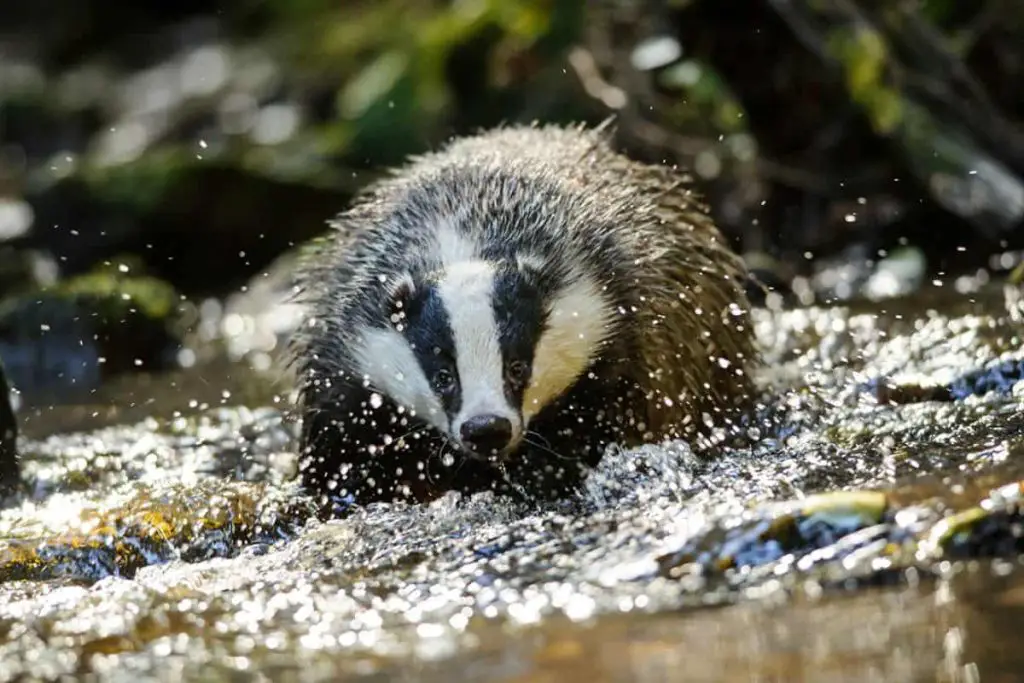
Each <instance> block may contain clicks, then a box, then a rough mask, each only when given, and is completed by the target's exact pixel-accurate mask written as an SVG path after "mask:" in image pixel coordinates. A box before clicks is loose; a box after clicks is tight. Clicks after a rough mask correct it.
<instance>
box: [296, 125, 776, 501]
mask: <svg viewBox="0 0 1024 683" xmlns="http://www.w3.org/2000/svg"><path fill="white" fill-rule="evenodd" d="M437 226H440V227H441V228H442V229H441V230H440V233H441V234H442V235H444V236H446V237H445V239H448V238H460V239H461V238H464V241H462V242H460V241H459V239H452V240H450V241H449V242H450V243H444V244H439V243H438V242H437V240H436V239H435V230H434V229H433V228H434V227H437ZM445 226H447V229H448V230H449V231H448V232H446V230H445ZM335 228H336V231H335V233H334V236H333V239H332V240H330V241H329V242H328V243H327V244H326V245H325V246H324V248H323V249H322V250H321V251H320V252H319V253H318V254H316V255H315V256H314V257H313V258H311V259H310V260H309V262H308V263H306V264H305V265H304V266H303V268H302V271H301V282H300V290H301V294H300V299H301V300H303V301H304V302H305V303H306V304H307V306H308V315H309V320H308V322H307V324H306V325H305V326H304V327H303V328H302V330H301V331H300V334H299V335H297V337H296V340H295V342H294V345H293V353H294V358H295V366H296V370H297V371H298V375H299V386H300V400H301V410H302V416H303V428H302V444H303V454H302V462H301V469H302V476H303V481H304V483H305V484H306V485H307V486H308V487H310V488H312V489H314V490H318V491H321V492H323V493H325V494H328V495H330V496H332V497H333V496H338V495H341V496H346V497H348V498H350V499H355V500H357V501H358V502H360V503H366V502H371V501H373V500H388V499H394V498H402V497H411V498H413V499H416V500H426V499H430V498H432V497H434V496H436V495H439V494H440V493H442V492H444V491H446V490H450V489H459V490H464V491H476V490H484V489H499V490H507V491H513V490H514V491H520V492H523V491H525V492H528V493H529V494H531V495H539V496H542V497H549V496H561V495H564V494H565V493H566V492H567V491H569V490H572V489H573V488H574V487H575V486H577V485H578V483H579V481H580V480H581V478H582V477H583V476H585V471H586V468H587V467H590V466H593V465H594V464H596V463H597V461H598V460H599V459H600V457H601V454H602V453H603V449H604V447H605V446H606V445H607V444H608V443H619V444H622V445H625V446H632V445H637V444H640V443H643V442H646V441H653V440H660V439H663V438H685V439H688V440H690V441H694V440H700V441H701V442H702V443H704V444H707V442H708V441H707V440H708V437H709V436H710V435H712V433H713V430H712V427H711V423H714V425H715V426H727V425H728V424H729V420H730V419H731V416H733V415H734V414H735V411H736V410H737V409H738V408H740V407H742V406H743V405H744V403H745V402H746V400H747V399H748V397H749V395H750V386H751V385H750V382H749V376H748V371H749V370H750V369H751V368H752V367H753V365H754V364H755V363H756V354H755V351H754V345H753V335H752V330H751V327H750V322H749V319H748V317H747V309H748V304H747V302H746V298H745V294H744V289H743V285H744V278H745V270H744V268H743V265H742V262H741V261H740V259H739V258H738V257H737V256H736V255H735V254H734V253H733V252H732V251H731V250H730V249H729V248H728V246H727V245H726V244H725V243H724V242H723V240H722V238H721V235H720V234H719V232H718V231H717V229H716V228H715V227H714V225H713V223H712V221H711V219H710V218H709V217H708V216H707V213H706V211H705V209H704V207H703V206H702V205H701V203H700V202H699V200H698V198H697V197H696V196H695V195H694V193H693V192H692V190H691V189H690V188H689V186H688V180H687V179H686V178H684V177H683V176H681V175H680V174H679V173H677V172H676V171H674V170H672V169H669V168H665V167H660V166H650V165H645V164H640V163H637V162H634V161H631V160H629V159H628V158H626V157H624V156H622V155H620V154H617V153H616V152H614V151H613V150H612V149H611V147H610V145H609V143H608V134H607V132H606V131H603V130H586V129H583V128H558V127H553V126H552V127H543V128H538V127H510V128H502V129H497V130H494V131H490V132H487V133H483V134H481V135H479V136H476V137H470V138H463V139H459V140H456V141H454V142H453V143H451V144H450V145H448V146H447V147H446V148H445V149H443V150H441V151H439V152H437V153H433V154H428V155H425V156H421V157H418V158H416V159H413V160H412V162H411V164H410V165H408V166H406V167H405V168H403V169H400V170H399V171H398V172H397V173H396V174H395V175H394V176H393V177H391V178H389V179H387V180H385V181H383V182H381V183H378V184H377V185H375V186H373V187H371V188H369V189H368V191H367V192H366V193H364V194H363V195H362V196H361V197H360V198H359V199H358V200H357V201H356V202H355V203H354V205H353V206H352V207H351V208H350V209H349V210H348V211H346V212H345V213H343V214H342V215H341V216H339V217H338V219H337V221H336V222H335ZM470 243H473V244H475V246H476V256H478V257H480V258H483V259H487V260H490V261H506V262H516V260H517V259H519V260H520V261H521V260H525V261H526V262H527V263H526V264H525V266H527V267H529V266H531V265H532V266H533V267H534V268H535V274H536V276H537V277H538V282H539V286H540V287H541V288H542V289H543V288H544V287H547V288H548V291H552V292H553V291H554V290H555V288H556V286H557V285H559V284H561V283H564V282H566V281H567V280H570V279H572V278H573V277H574V276H576V275H579V274H581V273H582V274H585V275H590V276H593V277H595V278H596V279H597V281H598V282H599V284H600V286H601V288H602V292H601V294H602V295H603V296H604V297H605V298H606V299H607V301H608V302H609V303H610V305H611V307H612V309H613V310H615V311H617V314H616V315H614V316H612V317H611V318H610V319H609V320H608V327H607V329H606V331H605V335H604V339H603V342H602V344H601V346H600V351H599V358H598V359H597V362H596V364H595V365H594V366H593V367H592V368H591V370H590V372H588V373H585V374H584V376H582V377H581V378H579V379H578V381H577V382H576V383H575V384H574V385H572V386H571V388H570V389H569V390H568V392H567V393H566V394H565V395H564V396H562V397H561V398H560V399H559V400H557V401H555V402H554V403H553V404H551V405H548V406H546V407H544V409H543V410H542V411H541V413H540V414H539V415H538V416H537V417H536V418H535V419H534V421H532V422H531V423H530V425H529V429H530V432H531V437H530V438H531V441H532V442H533V443H525V444H524V445H523V448H522V449H521V450H520V451H519V452H517V453H516V455H515V457H514V458H513V459H512V461H511V462H510V463H509V466H508V468H507V470H506V471H504V472H501V471H499V470H498V469H496V468H495V467H494V466H492V465H489V464H487V463H483V462H479V461H475V460H472V459H467V458H464V457H462V456H459V455H456V456H455V457H454V459H453V462H451V464H446V459H445V458H444V457H443V455H444V451H445V450H446V448H445V444H444V441H445V439H444V437H442V436H441V435H440V434H439V432H438V431H437V430H435V429H432V428H429V427H427V425H426V424H425V423H424V422H423V421H422V420H419V419H413V418H410V417H409V415H408V414H407V413H406V412H405V411H404V410H403V409H401V408H399V407H398V406H397V405H396V404H395V403H394V402H392V401H391V400H389V399H388V398H387V397H386V396H383V395H381V396H380V399H381V400H380V401H379V408H376V409H372V410H371V408H370V405H371V394H372V393H373V388H372V387H366V386H363V382H362V381H361V379H359V378H357V377H354V376H353V372H354V371H355V367H357V366H356V364H355V362H354V357H353V351H354V350H355V349H357V348H358V346H359V341H360V340H359V339H358V338H357V336H356V335H355V332H354V331H355V330H356V329H358V328H359V327H360V326H361V325H366V326H374V325H379V324H380V321H381V320H384V319H386V316H389V315H390V314H391V312H392V311H391V310H390V308H389V306H390V305H391V303H390V302H392V301H393V297H394V292H395V288H396V287H398V288H400V287H402V286H403V284H402V281H403V278H404V277H405V275H404V274H406V273H429V272H432V271H436V270H437V269H439V268H440V267H441V266H442V265H443V262H444V261H445V255H447V258H448V259H449V260H458V259H460V258H464V257H465V256H467V254H465V253H460V252H462V251H464V250H465V249H466V248H467V246H466V245H467V244H470ZM538 266H540V267H538ZM719 359H722V361H721V362H720V361H719ZM376 403H377V401H376V400H375V401H374V404H376ZM386 437H394V438H393V439H392V440H390V441H389V442H388V440H387V439H386ZM399 437H401V438H399ZM370 447H372V448H370ZM447 450H448V451H450V450H451V449H450V448H448V449H447ZM371 451H372V453H371ZM449 460H451V459H449ZM339 472H341V475H340V477H339V476H338V474H339ZM510 482H511V484H510Z"/></svg>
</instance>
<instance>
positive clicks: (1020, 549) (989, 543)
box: [921, 482, 1024, 559]
mask: <svg viewBox="0 0 1024 683" xmlns="http://www.w3.org/2000/svg"><path fill="white" fill-rule="evenodd" d="M921 549H922V556H923V557H929V558H935V559H940V558H948V559H965V558H979V557H1014V556H1017V555H1020V554H1021V553H1024V482H1017V483H1014V484H1007V485H1006V486H1003V487H1001V488H999V489H997V490H996V491H993V492H992V494H991V495H989V496H988V497H987V498H985V499H984V500H983V501H981V503H980V504H978V505H977V506H974V507H971V508H968V509H966V510H962V511H960V512H957V513H954V514H952V515H950V516H948V517H946V518H945V519H943V520H942V521H940V522H939V523H938V524H936V525H935V527H934V528H933V529H932V531H931V533H930V534H929V535H928V537H927V538H925V539H924V541H923V542H922V544H921Z"/></svg>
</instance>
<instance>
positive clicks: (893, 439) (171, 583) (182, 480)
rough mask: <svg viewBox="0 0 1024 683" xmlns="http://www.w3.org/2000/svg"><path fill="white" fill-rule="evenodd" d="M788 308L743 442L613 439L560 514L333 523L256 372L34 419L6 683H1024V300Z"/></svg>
mask: <svg viewBox="0 0 1024 683" xmlns="http://www.w3.org/2000/svg"><path fill="white" fill-rule="evenodd" d="M756 321H757V328H758V334H759V337H760V339H761V340H762V343H763V345H764V347H765V349H766V357H767V361H768V363H767V367H766V370H765V373H764V377H762V378H761V380H762V382H763V385H764V387H765V398H764V401H763V405H762V406H760V407H759V409H758V410H756V411H755V413H754V414H753V415H752V416H751V420H750V422H749V424H748V425H746V435H745V438H744V439H743V440H742V442H740V443H738V444H737V445H736V446H735V447H732V448H730V449H729V450H728V451H727V452H726V453H725V454H724V455H723V456H721V457H720V458H718V459H715V460H711V461H708V460H702V459H699V458H697V457H696V456H694V455H693V454H692V453H691V452H690V450H689V449H688V448H687V447H686V446H684V445H681V444H670V445H666V446H664V447H647V448H644V449H637V450H635V451H612V452H610V453H609V455H608V456H607V457H606V458H605V460H604V461H603V462H602V464H601V466H600V468H599V469H598V470H597V471H595V472H594V474H593V476H592V477H591V479H590V480H589V482H588V486H587V490H586V491H585V492H584V493H583V494H581V495H580V497H579V499H577V500H572V501H566V502H565V503H563V504H559V505H555V506H552V507H550V508H547V509H544V510H528V509H519V508H516V507H514V506H513V505H511V504H510V503H509V502H507V501H503V500H500V499H496V498H494V497H492V496H490V495H479V496H476V497H473V498H468V499H465V498H459V497H458V496H456V495H454V494H452V495H449V496H448V497H445V498H442V499H441V500H439V501H437V502H436V503H434V504H432V505H429V506H410V505H386V504H380V505H375V506H372V507H370V508H367V509H362V510H357V511H355V512H353V514H351V515H350V516H348V517H346V518H344V519H340V520H332V521H322V520H320V519H318V518H317V515H316V512H315V509H314V507H313V505H312V503H311V501H309V500H308V499H306V498H304V497H303V496H302V495H300V494H299V493H297V492H296V490H295V488H294V486H295V484H294V477H295V462H296V458H295V453H294V437H295V434H296V425H295V424H294V423H293V422H292V421H291V420H290V419H289V418H288V409H287V406H288V397H287V392H286V391H282V387H281V385H280V384H275V383H274V382H273V381H271V379H262V376H261V375H259V373H256V372H255V371H253V370H251V369H250V368H249V367H248V366H247V365H246V364H245V363H244V362H239V363H237V364H233V365H232V364H224V363H221V364H219V365H214V366H207V365H202V366H198V367H195V368H193V369H192V370H189V371H183V372H182V373H176V374H170V375H163V376H155V377H144V376H135V377H132V378H131V379H128V380H125V381H123V382H121V383H119V384H116V385H113V386H111V387H107V388H106V393H98V394H96V395H94V396H91V397H90V398H89V400H88V401H78V402H76V403H75V404H65V405H61V406H54V407H52V408H51V407H49V406H47V407H45V408H39V407H32V406H29V407H24V408H23V409H22V411H21V412H22V419H23V420H24V436H23V439H22V441H21V443H20V450H21V452H22V455H23V467H22V485H23V491H22V493H20V494H19V495H18V496H17V497H16V498H15V499H14V500H12V501H10V502H9V504H8V505H7V506H6V507H5V508H4V509H2V510H0V680H25V681H28V680H59V679H71V678H76V679H81V680H88V679H100V680H109V681H132V682H133V683H137V682H139V681H144V680H167V681H179V680H203V681H237V680H250V679H256V680H273V681H318V680H353V681H355V680H359V681H412V680H416V681H437V682H441V681H444V682H445V683H449V682H459V681H466V682H469V681H516V682H523V683H525V682H546V681H552V682H554V681H556V680H567V679H568V680H588V681H591V682H593V683H597V682H598V681H650V682H652V683H654V682H661V681H668V680H678V681H726V682H731V681H761V682H767V681H787V682H799V681H850V682H858V683H865V682H869V681H885V682H896V681H899V682H908V681H949V682H953V681H957V682H959V681H964V682H968V681H985V682H1002V681H1007V682H1009V681H1019V680H1021V675H1022V674H1021V672H1024V647H1021V643H1022V637H1021V635H1020V624H1022V623H1024V572H1022V571H1021V566H1020V565H1021V561H1020V557H1021V554H1022V553H1024V540H1022V536H1024V531H1022V527H1024V513H1022V509H1024V506H1022V503H1021V499H1022V490H1024V489H1022V486H1024V381H1021V379H1022V372H1021V367H1022V363H1024V351H1022V349H1021V346H1022V345H1021V335H1022V333H1024V325H1022V324H1021V323H1020V322H1018V321H1016V320H1015V319H1014V317H1013V316H1010V315H1008V314H1007V312H1006V306H1005V303H1004V300H1003V294H1002V292H1001V291H994V290H993V291H991V292H988V291H985V292H980V293H975V294H967V295H959V294H955V293H953V292H952V291H951V290H949V289H948V288H946V289H942V288H930V289H929V290H927V292H926V293H919V294H917V295H914V296H913V297H908V298H904V299H899V300H890V301H886V302H882V303H874V304H864V305H850V306H846V307H834V308H828V307H821V308H802V309H795V310H783V311H767V310H761V311H758V312H757V315H756ZM254 378H255V379H254ZM253 385H255V387H254V386H253Z"/></svg>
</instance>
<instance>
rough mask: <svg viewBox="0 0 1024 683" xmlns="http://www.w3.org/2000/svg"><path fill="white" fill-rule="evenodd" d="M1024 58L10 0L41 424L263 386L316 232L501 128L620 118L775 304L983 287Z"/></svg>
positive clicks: (9, 258) (1, 166)
mask: <svg viewBox="0 0 1024 683" xmlns="http://www.w3.org/2000/svg"><path fill="white" fill-rule="evenodd" d="M1022 68H1024V6H1022V5H1021V4H1020V2H1016V1H1014V0H1005V1H1000V0H979V1H978V2H956V1H955V0H927V1H926V0H919V1H903V0H825V1H822V0H746V1H745V2H722V1H721V0H674V1H666V2H654V1H645V0H600V1H597V0H594V1H591V2H584V1H583V0H579V1H569V0H455V1H453V2H439V1H429V0H364V1H354V0H346V1H345V2H337V1H333V0H219V1H214V0H163V1H157V0H153V1H151V2H146V3H139V2H127V1H125V0H33V2H5V3H2V4H0V360H2V361H3V364H4V366H5V367H6V373H7V379H8V381H9V382H10V383H11V384H12V385H13V386H15V387H16V388H17V390H18V392H17V396H18V402H20V403H24V402H27V403H29V404H33V403H34V404H37V405H44V404H45V405H53V404H55V403H59V402H62V401H63V402H68V401H72V400H80V399H75V398H74V397H75V396H80V395H82V394H83V392H84V393H85V394H87V395H93V394H94V393H95V391H96V390H97V388H98V387H100V386H101V385H103V384H104V383H105V382H107V381H108V380H110V379H111V378H114V377H118V376H121V375H125V374H133V373H134V374H138V373H140V372H141V373H149V372H153V371H165V370H175V369H179V368H189V367H193V366H195V365H196V364H197V363H201V362H214V361H213V360H211V359H215V358H228V359H229V360H237V359H239V358H243V357H244V358H246V359H248V360H249V361H250V362H249V365H248V367H250V368H253V369H255V370H257V371H259V370H266V369H267V368H269V367H270V365H271V364H272V360H273V357H274V354H275V352H277V351H279V350H280V348H281V336H282V334H284V333H285V332H286V331H287V329H289V325H290V324H293V322H294V311H292V310H291V309H290V308H289V307H288V305H287V297H286V294H287V290H288V273H289V269H290V266H292V265H293V264H294V259H295V257H296V254H297V253H300V252H301V250H302V248H303V245H304V244H306V243H308V242H309V240H311V239H315V238H316V237H317V236H318V235H320V234H322V233H323V232H324V231H325V229H326V227H327V226H326V222H325V221H326V220H327V219H328V218H329V217H331V216H332V215H333V214H334V213H336V212H338V211H339V210H341V209H342V208H344V206H345V205H346V203H347V202H348V201H349V199H350V198H351V197H352V195H353V193H354V192H356V191H358V190H359V188H360V187H362V186H364V185H365V184H366V183H367V182H369V181H371V180H373V179H374V178H375V177H377V175H378V174H379V173H381V172H382V170H383V169H384V168H385V167H387V166H388V165H393V164H397V163H400V162H401V161H402V160H403V158H404V157H405V156H406V155H409V154H412V153H416V152H421V151H423V150H426V149H429V148H431V147H434V146H436V145H438V144H439V143H441V142H443V141H444V140H445V139H447V138H448V137H450V136H452V135H456V134H462V133H468V132H472V131H474V130H476V129H478V128H481V127H487V126H493V125H496V124H500V123H502V122H529V121H534V120H537V121H544V122H571V121H585V122H590V123H598V122H600V121H602V120H604V119H605V118H607V117H609V116H611V115H614V116H615V117H616V125H617V133H616V136H617V144H618V145H620V146H621V148H623V149H624V150H626V151H627V152H628V153H629V154H631V155H632V156H634V157H637V158H640V159H644V160H648V161H655V162H663V163H669V164H680V165H684V166H686V167H688V168H691V169H692V170H693V174H694V176H695V180H696V182H697V183H698V184H699V185H700V187H701V190H702V191H703V192H704V193H705V195H706V196H707V198H708V199H709V201H710V203H711V205H712V207H713V211H714V214H715V216H716V218H717V220H718V222H719V224H720V226H721V227H722V229H723V230H724V231H725V233H726V234H727V235H728V237H729V238H730V239H731V240H732V241H733V243H734V245H735V247H736V249H737V250H739V251H740V252H741V253H743V254H744V255H745V257H746V258H747V260H748V263H749V264H750V265H751V267H752V268H754V269H755V272H757V274H758V275H759V276H760V277H761V278H762V280H763V281H764V282H765V283H767V284H768V285H770V287H771V289H772V291H771V293H770V294H769V297H768V299H767V300H766V302H767V303H770V304H773V305H809V304H813V303H820V302H832V301H850V300H854V299H857V298H863V297H867V298H869V299H875V300H878V299H883V298H885V297H893V296H899V295H902V294H906V293H909V292H913V291H915V290H917V289H919V288H921V287H945V288H947V289H948V288H955V289H956V291H958V292H961V293H963V294H965V295H969V294H970V293H971V292H972V291H975V290H977V289H978V288H983V287H985V286H987V285H988V284H989V283H991V282H995V281H999V280H1000V279H1002V278H1003V277H1004V276H1005V275H1006V274H1007V273H1009V272H1010V271H1012V270H1013V269H1014V268H1015V267H1016V266H1017V265H1018V264H1019V262H1020V253H1019V251H1018V250H1019V249H1020V248H1021V247H1022V246H1024V240H1022V234H1021V229H1020V228H1021V225H1022V216H1024V127H1022V125H1021V120H1022V118H1024V90H1022V89H1021V87H1020V83H1021V82H1022V81H1021V79H1022ZM210 383H214V382H210ZM214 384H215V383H214ZM0 403H2V401H0Z"/></svg>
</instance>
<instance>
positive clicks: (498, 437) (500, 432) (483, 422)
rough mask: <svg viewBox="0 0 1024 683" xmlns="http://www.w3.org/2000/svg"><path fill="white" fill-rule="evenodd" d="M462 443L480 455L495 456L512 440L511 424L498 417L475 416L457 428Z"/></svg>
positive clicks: (505, 419)
mask: <svg viewBox="0 0 1024 683" xmlns="http://www.w3.org/2000/svg"><path fill="white" fill-rule="evenodd" d="M459 436H461V437H462V443H464V444H465V445H466V446H469V448H471V449H472V450H473V451H474V452H476V453H478V454H480V455H495V454H497V453H499V452H501V450H502V449H503V448H505V447H506V446H508V442H509V441H511V440H512V422H511V421H509V420H508V419H507V418H504V417H500V416H498V415H476V416H474V417H471V418H469V419H468V420H466V421H465V422H463V423H462V427H460V428H459Z"/></svg>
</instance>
